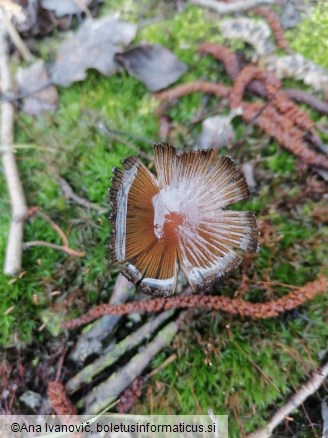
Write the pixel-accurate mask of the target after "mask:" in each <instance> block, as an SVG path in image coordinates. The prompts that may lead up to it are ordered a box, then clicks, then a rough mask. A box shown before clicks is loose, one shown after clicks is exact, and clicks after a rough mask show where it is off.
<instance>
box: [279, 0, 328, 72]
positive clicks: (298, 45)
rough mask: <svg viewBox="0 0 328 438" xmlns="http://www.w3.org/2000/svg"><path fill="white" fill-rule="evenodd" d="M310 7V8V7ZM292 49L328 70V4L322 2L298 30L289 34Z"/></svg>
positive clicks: (318, 3) (321, 0)
mask: <svg viewBox="0 0 328 438" xmlns="http://www.w3.org/2000/svg"><path fill="white" fill-rule="evenodd" d="M309 7H310V6H309ZM287 36H288V39H289V41H290V45H291V47H292V48H293V49H294V50H295V51H296V52H298V53H300V54H302V55H303V56H304V57H305V58H307V59H311V60H312V61H314V62H316V63H317V64H319V65H321V66H322V67H325V68H328V57H327V51H328V4H327V2H326V1H324V0H320V1H318V2H317V4H316V5H315V6H314V7H313V9H312V12H311V13H310V15H307V16H306V17H305V19H304V20H303V21H302V22H301V23H300V25H299V26H298V27H297V29H296V30H293V31H289V32H288V33H287Z"/></svg>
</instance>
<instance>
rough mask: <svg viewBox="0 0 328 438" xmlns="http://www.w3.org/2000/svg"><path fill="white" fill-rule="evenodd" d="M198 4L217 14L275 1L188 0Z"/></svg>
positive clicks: (244, 9) (229, 12)
mask: <svg viewBox="0 0 328 438" xmlns="http://www.w3.org/2000/svg"><path fill="white" fill-rule="evenodd" d="M189 1H190V3H193V4H195V5H198V6H204V7H206V8H209V9H212V10H213V11H215V12H217V13H218V14H232V13H234V12H242V11H247V10H249V9H253V8H255V7H257V6H259V5H264V4H266V5H268V4H272V3H274V2H275V0H239V1H235V2H233V3H225V2H220V1H216V0H189Z"/></svg>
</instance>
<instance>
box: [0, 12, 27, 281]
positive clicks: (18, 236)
mask: <svg viewBox="0 0 328 438" xmlns="http://www.w3.org/2000/svg"><path fill="white" fill-rule="evenodd" d="M3 20H4V12H3V11H2V12H1V11H0V77H1V85H2V92H3V93H6V94H10V93H11V91H12V87H13V85H12V75H11V72H10V70H9V65H8V47H7V41H6V33H5V30H4V28H5V27H4V24H3ZM0 128H1V131H0V145H2V146H4V145H6V148H4V150H3V152H2V165H3V169H4V174H5V179H6V183H7V187H8V192H9V198H10V203H11V223H10V228H9V233H8V241H7V248H6V255H5V264H4V273H5V274H7V275H15V274H17V273H18V272H19V271H20V269H21V265H22V240H23V228H24V222H25V219H26V218H27V213H28V211H27V205H26V201H25V196H24V192H23V187H22V184H21V181H20V177H19V173H18V169H17V164H16V160H15V155H14V152H13V150H12V148H11V145H12V144H13V143H14V141H13V140H14V138H13V128H14V107H13V105H12V104H11V103H10V102H2V103H1V127H0Z"/></svg>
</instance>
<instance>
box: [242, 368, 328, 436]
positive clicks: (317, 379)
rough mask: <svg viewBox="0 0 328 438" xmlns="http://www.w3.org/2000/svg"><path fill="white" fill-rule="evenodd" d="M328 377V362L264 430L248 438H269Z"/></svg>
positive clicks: (275, 415) (315, 372) (317, 370)
mask: <svg viewBox="0 0 328 438" xmlns="http://www.w3.org/2000/svg"><path fill="white" fill-rule="evenodd" d="M327 376H328V361H327V362H326V363H325V364H323V366H321V367H319V368H317V369H316V370H315V371H314V372H313V373H312V375H311V377H310V379H309V380H308V381H307V382H306V383H304V384H303V385H302V386H301V387H300V389H299V390H298V391H296V392H295V394H294V395H293V396H292V397H291V399H290V400H289V401H288V402H287V403H286V404H285V405H284V406H282V407H281V408H280V409H279V410H278V411H277V412H276V413H275V414H274V416H273V417H272V418H271V420H270V421H269V422H268V423H267V425H266V426H265V427H264V428H263V429H259V430H257V431H256V432H254V433H251V434H250V435H247V438H269V437H270V436H271V434H272V432H273V430H274V429H275V428H276V427H277V426H278V425H279V424H280V423H281V422H282V421H283V420H284V419H285V418H286V417H288V415H290V413H291V412H293V411H294V410H295V409H297V408H298V407H299V406H301V405H302V403H303V402H304V401H305V400H306V399H307V398H308V397H310V395H312V394H314V393H315V392H316V391H317V390H318V389H319V388H320V386H321V385H322V384H323V383H324V381H325V379H326V378H327Z"/></svg>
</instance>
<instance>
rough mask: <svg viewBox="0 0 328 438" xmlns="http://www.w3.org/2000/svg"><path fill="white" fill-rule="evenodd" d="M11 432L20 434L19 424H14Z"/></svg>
mask: <svg viewBox="0 0 328 438" xmlns="http://www.w3.org/2000/svg"><path fill="white" fill-rule="evenodd" d="M11 430H12V432H19V430H20V426H19V424H18V423H13V424H12V425H11Z"/></svg>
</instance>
